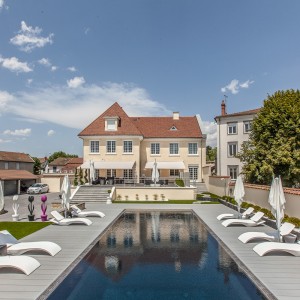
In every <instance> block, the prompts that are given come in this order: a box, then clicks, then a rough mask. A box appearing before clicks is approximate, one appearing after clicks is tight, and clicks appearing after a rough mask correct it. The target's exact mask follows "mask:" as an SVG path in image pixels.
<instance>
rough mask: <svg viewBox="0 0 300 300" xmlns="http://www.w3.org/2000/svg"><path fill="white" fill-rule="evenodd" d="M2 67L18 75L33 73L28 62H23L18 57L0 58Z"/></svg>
mask: <svg viewBox="0 0 300 300" xmlns="http://www.w3.org/2000/svg"><path fill="white" fill-rule="evenodd" d="M0 65H2V67H3V68H6V69H8V70H10V71H11V72H16V73H28V72H32V69H31V68H30V67H29V66H28V64H27V62H21V61H19V59H18V58H16V57H10V58H2V57H0Z"/></svg>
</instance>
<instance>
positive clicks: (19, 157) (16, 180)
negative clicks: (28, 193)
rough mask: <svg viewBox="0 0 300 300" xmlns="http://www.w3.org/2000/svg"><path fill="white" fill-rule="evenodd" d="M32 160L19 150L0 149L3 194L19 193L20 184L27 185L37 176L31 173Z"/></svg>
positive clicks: (0, 174)
mask: <svg viewBox="0 0 300 300" xmlns="http://www.w3.org/2000/svg"><path fill="white" fill-rule="evenodd" d="M33 166H34V160H33V159H32V158H31V157H30V155H28V154H25V153H20V152H7V151H0V183H1V184H2V187H3V190H4V195H5V196H6V195H13V194H20V192H21V189H22V186H23V187H24V188H25V187H29V186H30V185H31V184H33V183H35V182H36V180H37V179H38V177H37V176H36V175H34V174H33Z"/></svg>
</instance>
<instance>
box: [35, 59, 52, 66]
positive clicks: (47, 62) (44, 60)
mask: <svg viewBox="0 0 300 300" xmlns="http://www.w3.org/2000/svg"><path fill="white" fill-rule="evenodd" d="M38 63H39V64H41V65H43V66H45V67H51V65H52V64H51V63H50V60H49V59H48V58H42V59H40V60H39V61H38Z"/></svg>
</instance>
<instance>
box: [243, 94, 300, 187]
mask: <svg viewBox="0 0 300 300" xmlns="http://www.w3.org/2000/svg"><path fill="white" fill-rule="evenodd" d="M238 157H239V158H240V159H241V161H243V162H244V163H245V165H244V167H243V173H244V174H245V176H246V179H247V180H248V181H249V182H252V183H263V184H270V182H271V180H272V177H273V176H279V175H281V177H282V179H283V181H284V184H285V186H295V185H299V183H300V91H299V90H296V91H295V90H287V91H277V92H275V93H274V94H273V95H271V96H268V98H267V99H266V100H265V101H264V106H263V107H262V109H261V110H260V112H259V113H258V116H257V118H255V119H254V120H253V128H252V132H251V134H250V139H249V141H248V142H246V143H244V144H243V145H242V149H241V152H240V153H239V154H238Z"/></svg>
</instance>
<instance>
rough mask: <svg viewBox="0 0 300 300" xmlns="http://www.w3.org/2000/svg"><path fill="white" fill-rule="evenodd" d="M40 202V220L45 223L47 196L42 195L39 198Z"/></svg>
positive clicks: (46, 218)
mask: <svg viewBox="0 0 300 300" xmlns="http://www.w3.org/2000/svg"><path fill="white" fill-rule="evenodd" d="M41 201H42V204H41V210H42V214H41V220H42V221H47V220H48V217H47V215H46V210H47V204H46V201H47V196H46V195H42V196H41Z"/></svg>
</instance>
